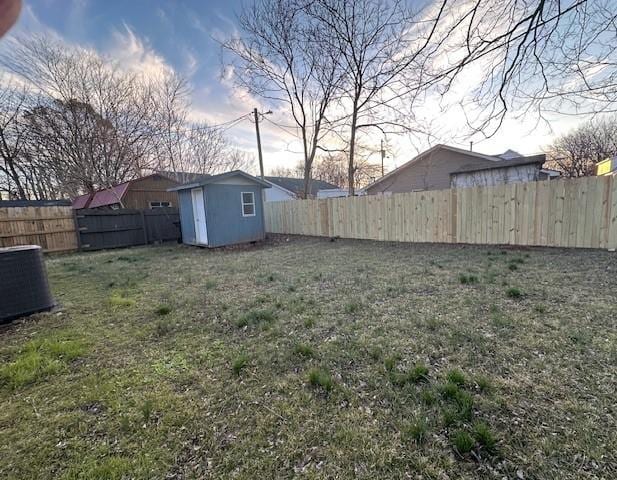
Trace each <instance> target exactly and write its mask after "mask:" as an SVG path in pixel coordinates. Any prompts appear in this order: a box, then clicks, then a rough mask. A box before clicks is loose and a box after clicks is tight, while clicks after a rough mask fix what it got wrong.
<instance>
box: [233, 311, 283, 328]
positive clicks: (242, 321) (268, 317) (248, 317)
mask: <svg viewBox="0 0 617 480" xmlns="http://www.w3.org/2000/svg"><path fill="white" fill-rule="evenodd" d="M274 320H275V317H274V313H273V312H272V310H250V311H249V312H247V313H245V314H244V315H242V316H241V317H240V318H239V319H238V320H237V321H236V326H237V327H239V328H243V327H248V326H254V325H264V324H266V325H267V324H270V323H272V322H274Z"/></svg>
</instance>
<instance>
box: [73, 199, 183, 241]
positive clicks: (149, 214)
mask: <svg viewBox="0 0 617 480" xmlns="http://www.w3.org/2000/svg"><path fill="white" fill-rule="evenodd" d="M75 221H76V223H77V227H78V229H79V248H80V250H101V249H104V248H119V247H130V246H133V245H147V244H149V243H158V242H164V241H168V240H177V239H178V238H180V216H179V214H178V209H176V208H156V209H152V210H133V209H128V208H124V209H120V210H89V209H85V210H78V211H77V212H76V214H75Z"/></svg>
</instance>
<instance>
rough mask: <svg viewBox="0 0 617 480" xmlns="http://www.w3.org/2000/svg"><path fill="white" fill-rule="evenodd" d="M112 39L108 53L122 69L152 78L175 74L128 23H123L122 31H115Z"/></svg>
mask: <svg viewBox="0 0 617 480" xmlns="http://www.w3.org/2000/svg"><path fill="white" fill-rule="evenodd" d="M111 38H112V42H111V46H110V47H109V49H108V50H107V51H106V53H107V54H108V55H109V56H110V57H111V58H112V59H113V60H115V61H117V62H118V65H119V66H120V67H121V68H123V69H125V70H127V71H132V72H135V73H141V74H144V75H147V76H152V77H155V76H160V75H164V74H169V73H173V71H174V70H173V68H172V67H171V66H170V65H169V64H168V63H167V61H166V60H165V59H164V58H163V57H162V56H161V55H160V54H158V53H157V52H156V51H155V50H154V49H153V48H152V47H150V46H149V45H148V43H147V41H145V40H142V39H141V38H139V37H138V36H137V35H136V34H135V33H134V32H133V30H132V29H131V27H130V26H129V25H127V24H126V23H123V26H122V29H120V30H118V29H114V30H113V31H112V34H111Z"/></svg>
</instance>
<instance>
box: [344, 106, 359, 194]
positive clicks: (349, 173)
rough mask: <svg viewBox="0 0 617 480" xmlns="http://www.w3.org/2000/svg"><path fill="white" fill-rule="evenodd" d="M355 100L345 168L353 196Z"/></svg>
mask: <svg viewBox="0 0 617 480" xmlns="http://www.w3.org/2000/svg"><path fill="white" fill-rule="evenodd" d="M356 103H357V102H354V108H353V113H352V114H351V135H350V136H349V166H348V169H347V184H348V185H349V196H350V197H353V196H354V195H355V194H356V189H355V181H354V177H355V173H356V167H355V164H354V155H355V152H356V125H357V124H358V109H357V106H356Z"/></svg>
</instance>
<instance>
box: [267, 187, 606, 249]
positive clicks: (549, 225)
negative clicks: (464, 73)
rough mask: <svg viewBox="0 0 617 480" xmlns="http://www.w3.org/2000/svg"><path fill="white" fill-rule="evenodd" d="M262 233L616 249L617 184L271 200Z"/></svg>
mask: <svg viewBox="0 0 617 480" xmlns="http://www.w3.org/2000/svg"><path fill="white" fill-rule="evenodd" d="M265 216H266V231H268V232H270V233H283V234H298V235H316V236H327V237H335V236H340V237H343V238H362V239H371V240H384V241H400V242H440V243H477V244H503V245H506V244H507V245H537V246H550V247H583V248H608V249H614V248H616V247H617V178H616V177H585V178H579V179H560V180H552V181H542V182H529V183H518V184H510V185H500V186H494V187H473V188H463V189H451V190H435V191H423V192H412V193H396V194H392V195H367V196H363V197H348V198H331V199H323V200H292V201H285V202H268V203H266V207H265Z"/></svg>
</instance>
